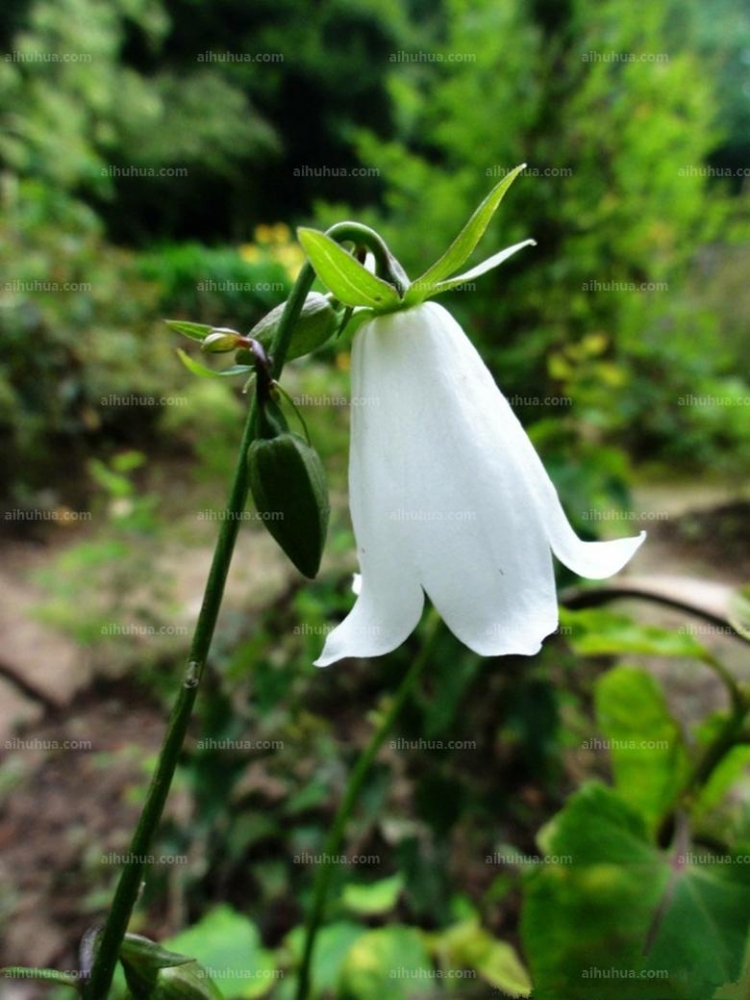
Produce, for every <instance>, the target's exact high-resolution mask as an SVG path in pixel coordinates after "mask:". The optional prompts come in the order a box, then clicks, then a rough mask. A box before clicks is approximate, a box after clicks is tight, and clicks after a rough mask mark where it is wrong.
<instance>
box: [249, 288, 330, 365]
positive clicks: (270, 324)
mask: <svg viewBox="0 0 750 1000" xmlns="http://www.w3.org/2000/svg"><path fill="white" fill-rule="evenodd" d="M285 306H286V303H285V302H282V304H281V305H280V306H276V308H275V309H272V310H271V312H270V313H268V315H267V316H264V317H263V319H262V320H261V321H260V322H259V323H256V325H255V326H254V327H253V328H252V330H251V331H250V333H249V335H248V336H250V337H254V338H255V339H256V340H259V341H260V342H261V344H262V345H263V347H265V349H266V350H267V351H270V349H271V341H272V340H273V335H274V333H275V332H276V327H277V326H278V325H279V321H280V320H281V315H282V313H283V312H284V307H285ZM339 321H340V316H339V313H337V312H336V310H335V309H334V308H333V306H332V305H331V303H330V301H329V299H328V298H327V297H326V296H325V295H321V294H320V292H310V293H309V295H308V296H307V298H306V299H305V304H304V305H303V307H302V311H301V312H300V316H299V319H298V321H297V323H296V324H295V327H294V333H293V334H292V341H291V343H290V345H289V351H288V352H287V356H286V357H287V361H292V360H293V359H294V358H301V357H302V356H303V355H304V354H310V352H311V351H315V350H317V348H318V347H322V346H323V344H325V342H326V341H327V340H329V339H330V338H331V337H332V336H333V335H334V333H335V332H336V330H337V329H338V325H339Z"/></svg>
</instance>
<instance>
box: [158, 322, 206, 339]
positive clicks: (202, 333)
mask: <svg viewBox="0 0 750 1000" xmlns="http://www.w3.org/2000/svg"><path fill="white" fill-rule="evenodd" d="M164 322H165V323H166V324H167V326H168V327H169V328H170V330H174V332H175V333H181V334H182V336H183V337H189V338H190V339H191V340H198V341H200V340H205V338H206V337H207V336H208V335H209V333H211V331H212V330H213V329H214V327H212V326H206V324H205V323H188V322H186V321H185V320H182V319H165V320H164Z"/></svg>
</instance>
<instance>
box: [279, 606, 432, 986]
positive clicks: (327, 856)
mask: <svg viewBox="0 0 750 1000" xmlns="http://www.w3.org/2000/svg"><path fill="white" fill-rule="evenodd" d="M439 627H440V618H439V616H438V614H437V612H436V611H435V610H434V609H433V610H432V611H431V612H430V623H429V626H428V632H427V635H426V637H425V641H424V643H423V644H422V648H421V649H420V651H419V653H418V654H417V656H416V657H415V658H414V660H413V662H412V664H411V666H410V667H409V670H408V671H407V673H406V674H405V675H404V679H403V680H402V681H401V684H400V685H399V687H398V689H397V691H396V694H395V695H394V696H393V700H392V701H391V703H390V705H389V706H388V710H387V711H386V713H385V715H384V716H383V718H382V719H381V721H380V723H379V725H378V727H377V729H376V730H375V732H374V733H373V735H372V739H371V740H370V742H369V743H368V744H367V746H366V747H365V749H364V750H363V751H362V753H361V754H360V756H359V758H358V759H357V763H356V764H355V765H354V769H353V770H352V773H351V776H350V778H349V781H348V782H347V786H346V790H345V792H344V797H343V799H342V800H341V804H340V805H339V808H338V811H337V813H336V818H335V819H334V821H333V826H332V827H331V830H330V832H329V834H328V837H327V838H326V842H325V846H324V848H323V863H322V866H321V867H320V868H319V869H318V873H317V876H316V879H315V886H314V890H313V903H312V907H311V908H310V913H309V915H308V918H307V921H306V923H305V946H304V951H303V953H302V962H301V965H300V973H299V979H298V981H297V1000H307V997H308V995H309V992H310V967H311V963H312V957H313V950H314V948H315V938H316V936H317V933H318V930H319V928H320V924H321V922H322V920H323V915H324V911H325V905H326V899H327V897H328V889H329V887H330V884H331V876H332V875H333V872H334V869H335V867H336V864H335V862H334V861H333V860H332V859H333V858H334V857H336V856H337V855H338V854H339V852H340V849H341V844H342V842H343V839H344V833H345V830H346V825H347V823H348V821H349V817H350V816H351V813H352V810H353V808H354V805H355V803H356V801H357V797H358V796H359V792H360V790H361V788H362V784H363V782H364V780H365V778H366V777H367V773H368V771H369V770H370V767H371V766H372V763H373V761H374V760H375V757H376V756H377V754H378V751H379V750H380V748H381V747H382V745H383V743H384V742H385V738H386V736H387V735H388V733H389V732H390V731H391V728H392V727H393V723H394V722H395V720H396V718H397V716H398V715H399V713H400V711H401V709H402V708H403V706H404V702H405V701H406V699H407V698H408V696H409V694H410V693H411V691H412V690H413V688H414V685H415V684H416V682H417V680H418V678H419V676H420V674H421V673H422V670H423V669H424V667H425V665H426V664H427V662H428V661H429V658H430V652H431V649H432V644H433V640H434V638H435V636H436V635H437V632H438V629H439Z"/></svg>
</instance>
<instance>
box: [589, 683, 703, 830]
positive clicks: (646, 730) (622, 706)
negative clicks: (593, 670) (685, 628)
mask: <svg viewBox="0 0 750 1000" xmlns="http://www.w3.org/2000/svg"><path fill="white" fill-rule="evenodd" d="M595 699H596V715H597V721H598V723H599V727H600V729H601V731H602V732H603V734H604V736H605V737H606V746H607V749H608V750H609V753H610V758H611V761H612V772H613V775H614V779H615V787H616V789H617V791H618V792H619V794H620V796H621V797H622V799H623V800H624V801H625V802H627V803H628V805H630V806H632V807H633V808H634V809H635V810H636V811H637V812H639V813H640V814H641V816H643V818H644V820H645V821H646V824H647V826H648V828H649V830H650V831H651V833H652V835H653V834H655V833H656V830H657V829H658V827H659V824H660V822H661V820H662V819H663V817H664V816H665V815H666V814H667V812H668V811H669V810H670V808H671V807H672V806H673V805H674V802H675V799H676V797H677V795H679V792H680V789H681V787H682V784H683V782H684V780H685V778H686V777H687V774H688V769H689V762H688V756H687V751H686V748H685V744H684V740H683V738H682V733H681V730H680V726H679V724H678V723H677V721H676V720H675V719H674V718H673V717H672V715H671V713H670V711H669V708H668V705H667V702H666V699H665V697H664V693H663V692H662V690H661V687H660V686H659V684H658V683H657V681H656V680H655V679H654V678H653V677H652V676H651V674H649V673H647V672H646V671H645V670H640V669H639V668H637V667H627V666H621V667H615V669H614V670H610V671H609V672H608V673H606V674H604V675H603V676H602V677H600V678H599V680H598V681H597V684H596V693H595Z"/></svg>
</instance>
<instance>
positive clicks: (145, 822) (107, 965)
mask: <svg viewBox="0 0 750 1000" xmlns="http://www.w3.org/2000/svg"><path fill="white" fill-rule="evenodd" d="M255 418H256V413H255V406H252V407H251V408H250V410H249V412H248V416H247V421H246V423H245V430H244V434H243V437H242V444H241V445H240V451H239V455H238V458H237V466H236V469H235V473H234V480H233V482H232V487H231V490H230V494H229V501H228V503H227V509H226V512H225V517H224V520H223V521H222V522H221V528H220V529H219V537H218V540H217V542H216V549H215V551H214V557H213V561H212V563H211V570H210V572H209V575H208V581H207V583H206V590H205V594H204V596H203V603H202V605H201V610H200V614H199V615H198V621H197V623H196V627H195V634H194V636H193V641H192V644H191V647H190V653H189V657H188V666H187V671H186V673H185V676H184V678H183V682H182V687H181V688H180V692H179V694H178V696H177V699H176V701H175V703H174V706H173V708H172V712H171V715H170V719H169V724H168V727H167V732H166V735H165V737H164V742H163V744H162V748H161V752H160V753H159V759H158V762H157V765H156V771H155V772H154V775H153V777H152V779H151V785H150V787H149V790H148V793H147V796H146V802H145V805H144V807H143V811H142V813H141V816H140V819H139V820H138V825H137V826H136V829H135V833H134V834H133V840H132V843H131V845H130V853H129V854H128V857H127V860H126V862H125V867H124V868H123V870H122V874H121V875H120V880H119V882H118V884H117V889H116V890H115V895H114V899H113V901H112V907H111V909H110V912H109V916H108V917H107V921H106V923H105V925H104V930H103V932H102V936H101V939H100V941H99V945H98V947H97V949H96V957H95V960H94V964H93V968H92V970H91V978H90V979H89V981H88V983H87V986H86V996H87V998H88V1000H105V998H106V996H107V994H108V992H109V988H110V986H111V983H112V977H113V975H114V971H115V967H116V965H117V959H118V956H119V953H120V947H121V945H122V941H123V938H124V936H125V932H126V931H127V928H128V923H129V921H130V916H131V913H132V912H133V907H134V906H135V903H136V900H137V898H138V893H139V891H140V887H141V881H142V879H143V874H144V871H145V868H146V861H147V855H148V853H149V847H150V845H151V841H152V839H153V836H154V833H155V831H156V828H157V826H158V825H159V821H160V820H161V815H162V812H163V810H164V804H165V802H166V799H167V795H168V793H169V788H170V785H171V783H172V778H173V777H174V772H175V769H176V767H177V762H178V759H179V756H180V751H181V749H182V744H183V742H184V739H185V735H186V734H187V729H188V725H189V723H190V716H191V714H192V710H193V705H194V703H195V699H196V695H197V694H198V687H199V685H200V681H201V676H202V674H203V668H204V666H205V663H206V658H207V657H208V651H209V647H210V645H211V639H212V638H213V633H214V629H215V627H216V620H217V618H218V615H219V608H220V607H221V601H222V597H223V596H224V585H225V583H226V579H227V574H228V572H229V564H230V562H231V559H232V553H233V551H234V545H235V542H236V540H237V532H238V530H239V526H240V522H241V519H242V512H243V511H244V509H245V502H246V500H247V491H248V485H247V471H246V467H247V463H246V460H245V455H246V453H247V449H248V448H249V447H250V444H251V442H252V440H253V436H254V429H255Z"/></svg>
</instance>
